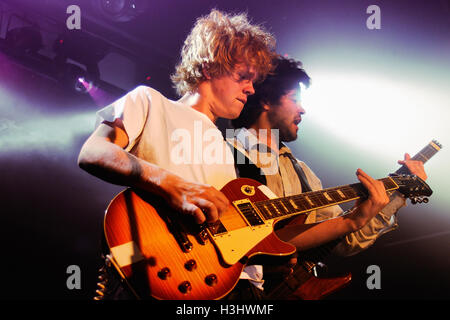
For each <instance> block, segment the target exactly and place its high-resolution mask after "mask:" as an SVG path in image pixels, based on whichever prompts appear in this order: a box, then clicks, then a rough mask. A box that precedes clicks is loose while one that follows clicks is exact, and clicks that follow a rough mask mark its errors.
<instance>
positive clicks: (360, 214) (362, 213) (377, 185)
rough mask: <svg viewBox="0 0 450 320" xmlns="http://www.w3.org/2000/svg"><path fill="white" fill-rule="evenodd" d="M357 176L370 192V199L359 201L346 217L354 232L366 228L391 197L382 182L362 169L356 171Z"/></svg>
mask: <svg viewBox="0 0 450 320" xmlns="http://www.w3.org/2000/svg"><path fill="white" fill-rule="evenodd" d="M356 176H357V177H358V180H359V181H360V182H361V183H362V184H363V186H364V187H365V188H366V189H367V191H368V192H369V197H368V198H367V199H366V200H364V201H361V200H358V201H357V202H356V205H355V208H354V209H353V210H352V212H351V213H349V214H348V215H346V217H347V218H349V219H350V220H351V225H352V231H357V230H359V229H361V228H362V227H364V226H365V225H366V224H367V223H368V222H369V221H370V220H371V219H372V218H373V217H375V216H376V215H377V214H378V212H380V211H381V209H383V208H384V207H385V206H386V205H387V204H388V203H389V197H388V195H387V193H386V189H385V187H384V184H383V183H382V182H381V181H379V180H375V179H374V178H372V177H371V176H369V175H368V174H367V173H365V172H364V171H362V170H361V169H358V170H357V171H356Z"/></svg>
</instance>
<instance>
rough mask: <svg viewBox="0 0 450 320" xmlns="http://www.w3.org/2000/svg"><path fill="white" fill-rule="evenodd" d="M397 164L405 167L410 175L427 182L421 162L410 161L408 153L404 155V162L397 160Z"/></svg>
mask: <svg viewBox="0 0 450 320" xmlns="http://www.w3.org/2000/svg"><path fill="white" fill-rule="evenodd" d="M398 164H402V165H405V166H406V167H407V168H408V170H409V171H410V172H411V174H414V175H416V176H418V177H419V178H420V179H422V180H423V181H425V180H427V174H426V173H425V169H424V166H423V162H422V161H418V160H412V159H411V156H410V155H409V154H408V153H405V158H404V160H398Z"/></svg>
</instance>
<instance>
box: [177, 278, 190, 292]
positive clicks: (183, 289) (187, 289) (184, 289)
mask: <svg viewBox="0 0 450 320" xmlns="http://www.w3.org/2000/svg"><path fill="white" fill-rule="evenodd" d="M178 290H180V292H181V293H184V294H186V293H189V292H191V290H192V286H191V283H190V282H189V281H184V282H182V283H181V284H180V285H179V286H178Z"/></svg>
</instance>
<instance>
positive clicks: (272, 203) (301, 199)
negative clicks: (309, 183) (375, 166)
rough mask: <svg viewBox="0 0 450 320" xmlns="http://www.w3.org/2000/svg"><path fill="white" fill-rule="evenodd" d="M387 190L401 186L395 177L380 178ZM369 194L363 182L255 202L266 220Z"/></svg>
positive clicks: (364, 196)
mask: <svg viewBox="0 0 450 320" xmlns="http://www.w3.org/2000/svg"><path fill="white" fill-rule="evenodd" d="M379 181H381V182H383V184H384V186H385V188H386V191H393V190H396V189H398V188H399V186H398V184H397V183H396V182H395V177H387V178H383V179H379ZM367 196H368V193H367V190H366V189H365V188H364V186H363V185H362V184H361V183H354V184H349V185H345V186H340V187H334V188H329V189H323V190H319V191H311V192H305V193H302V194H298V195H295V196H290V197H284V198H276V199H269V200H264V201H258V202H255V203H253V204H254V205H255V206H256V208H257V209H258V210H259V212H260V213H261V214H262V216H263V218H264V219H265V220H270V219H275V218H280V217H289V216H294V215H297V214H300V213H305V212H309V211H313V210H316V209H320V208H325V207H329V206H333V205H337V204H340V203H345V202H349V201H353V200H357V199H360V198H366V197H367Z"/></svg>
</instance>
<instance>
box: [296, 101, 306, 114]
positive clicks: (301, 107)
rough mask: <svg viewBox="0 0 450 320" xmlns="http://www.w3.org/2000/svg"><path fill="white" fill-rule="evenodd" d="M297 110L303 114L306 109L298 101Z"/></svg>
mask: <svg viewBox="0 0 450 320" xmlns="http://www.w3.org/2000/svg"><path fill="white" fill-rule="evenodd" d="M297 110H298V112H299V113H300V114H305V113H306V110H305V109H304V108H303V106H302V104H301V103H300V102H298V103H297Z"/></svg>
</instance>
